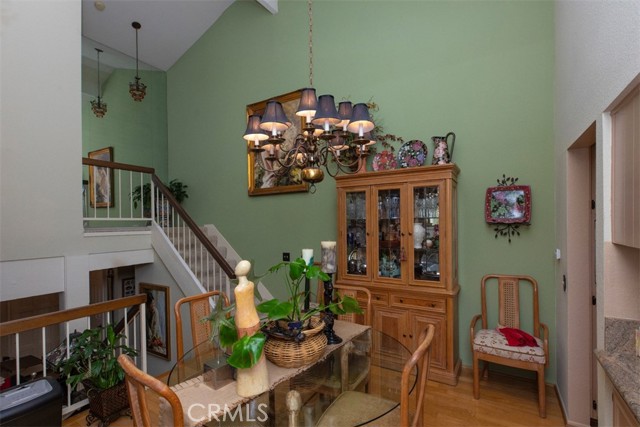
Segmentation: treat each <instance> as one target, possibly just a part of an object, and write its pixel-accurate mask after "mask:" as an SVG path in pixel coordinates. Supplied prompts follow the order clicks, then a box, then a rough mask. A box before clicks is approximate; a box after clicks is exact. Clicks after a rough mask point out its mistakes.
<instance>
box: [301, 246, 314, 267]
mask: <svg viewBox="0 0 640 427" xmlns="http://www.w3.org/2000/svg"><path fill="white" fill-rule="evenodd" d="M302 259H304V262H305V263H307V265H311V264H313V249H303V250H302Z"/></svg>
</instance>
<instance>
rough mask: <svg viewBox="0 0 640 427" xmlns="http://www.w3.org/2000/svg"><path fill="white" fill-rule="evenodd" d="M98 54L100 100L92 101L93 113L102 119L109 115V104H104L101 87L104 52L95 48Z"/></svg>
mask: <svg viewBox="0 0 640 427" xmlns="http://www.w3.org/2000/svg"><path fill="white" fill-rule="evenodd" d="M95 49H96V54H97V56H98V99H92V100H91V111H93V114H95V115H96V117H97V118H99V119H101V118H102V117H104V115H105V114H107V104H106V103H105V102H102V98H101V86H100V54H101V53H102V50H100V49H98V48H95Z"/></svg>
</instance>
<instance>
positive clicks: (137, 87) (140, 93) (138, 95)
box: [129, 21, 147, 102]
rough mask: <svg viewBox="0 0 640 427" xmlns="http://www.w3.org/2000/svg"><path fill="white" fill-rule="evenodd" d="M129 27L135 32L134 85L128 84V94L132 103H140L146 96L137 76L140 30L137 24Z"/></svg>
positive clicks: (145, 87)
mask: <svg viewBox="0 0 640 427" xmlns="http://www.w3.org/2000/svg"><path fill="white" fill-rule="evenodd" d="M131 26H132V27H133V28H134V29H135V30H136V77H135V80H136V81H135V83H129V93H130V94H131V97H132V98H133V100H134V101H137V102H141V101H142V100H143V99H144V96H145V95H146V94H147V86H146V85H145V84H144V83H141V82H140V76H139V75H138V30H139V29H140V28H142V25H140V23H139V22H137V21H133V22H132V23H131Z"/></svg>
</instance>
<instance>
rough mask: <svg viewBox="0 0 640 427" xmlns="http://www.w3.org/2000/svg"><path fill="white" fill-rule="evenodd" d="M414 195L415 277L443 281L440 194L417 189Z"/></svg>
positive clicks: (434, 188)
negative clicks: (441, 278) (441, 270)
mask: <svg viewBox="0 0 640 427" xmlns="http://www.w3.org/2000/svg"><path fill="white" fill-rule="evenodd" d="M412 195H413V230H412V234H413V277H414V279H415V280H430V281H440V190H439V187H438V186H437V185H436V186H424V187H423V186H415V187H413V191H412Z"/></svg>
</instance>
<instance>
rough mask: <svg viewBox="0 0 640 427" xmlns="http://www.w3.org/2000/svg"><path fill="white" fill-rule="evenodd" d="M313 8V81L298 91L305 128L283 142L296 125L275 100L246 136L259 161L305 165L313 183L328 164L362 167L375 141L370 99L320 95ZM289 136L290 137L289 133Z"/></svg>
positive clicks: (331, 170)
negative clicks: (315, 85) (337, 100)
mask: <svg viewBox="0 0 640 427" xmlns="http://www.w3.org/2000/svg"><path fill="white" fill-rule="evenodd" d="M308 6H309V7H308V12H309V87H307V88H304V89H302V90H301V91H300V101H299V104H298V108H297V110H296V116H299V117H301V118H303V119H304V123H303V124H302V130H301V133H300V134H298V135H296V136H295V139H294V140H292V141H291V140H288V141H286V143H285V138H284V137H283V134H284V132H285V131H286V130H287V129H289V128H290V127H291V126H292V123H291V122H290V121H289V118H287V116H286V114H285V112H284V109H283V108H282V104H281V103H280V102H278V101H275V100H271V101H268V102H267V104H266V108H265V110H264V113H263V115H262V117H261V116H259V115H256V114H252V115H250V116H249V117H248V119H247V128H246V130H245V133H244V135H243V138H244V139H245V140H246V141H247V143H248V145H249V150H250V151H253V152H254V153H255V158H256V159H257V161H256V165H257V166H258V167H259V168H261V169H263V170H265V171H268V172H271V173H275V174H279V175H284V174H289V172H290V170H291V169H295V168H298V169H300V170H301V178H302V180H303V181H304V182H307V183H309V184H311V191H312V192H313V191H315V184H316V183H318V182H321V181H322V180H323V179H324V171H323V170H322V169H321V168H324V169H325V170H326V171H327V173H328V174H329V175H330V176H336V175H337V174H338V173H339V172H342V173H347V174H348V173H356V172H358V171H360V170H361V169H362V168H363V167H364V163H365V160H366V156H367V155H368V154H369V153H368V146H370V145H372V144H375V139H374V138H372V137H371V135H370V132H371V131H372V130H373V129H374V127H375V124H374V123H373V121H372V120H371V117H370V115H369V109H368V107H367V104H364V103H360V104H355V105H352V104H351V102H349V101H343V102H340V103H339V104H338V107H337V108H336V103H335V100H334V97H333V95H328V94H326V95H320V96H316V90H315V89H314V88H313V87H312V86H313V43H312V40H313V24H312V23H313V14H312V1H311V0H308ZM289 139H291V138H289Z"/></svg>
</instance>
